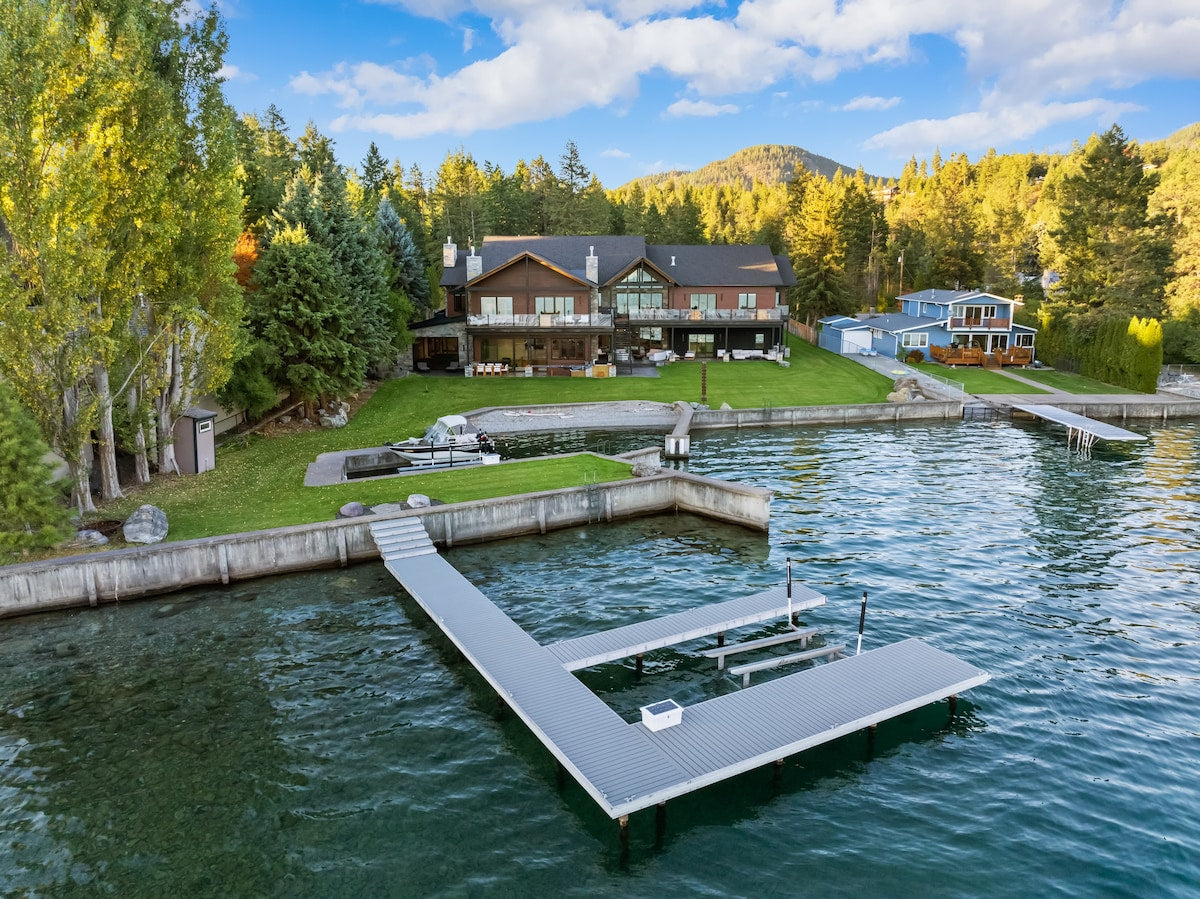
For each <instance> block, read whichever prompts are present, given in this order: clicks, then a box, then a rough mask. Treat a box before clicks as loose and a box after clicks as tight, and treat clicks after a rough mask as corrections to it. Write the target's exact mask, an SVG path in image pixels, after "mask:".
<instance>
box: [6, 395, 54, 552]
mask: <svg viewBox="0 0 1200 899" xmlns="http://www.w3.org/2000/svg"><path fill="white" fill-rule="evenodd" d="M46 452H47V450H46V444H44V443H43V442H42V440H41V437H40V436H38V428H37V424H36V422H34V420H33V418H32V417H31V416H30V415H29V413H28V412H26V411H25V410H24V409H23V408H22V407H21V404H20V403H18V402H17V399H16V397H15V396H13V393H12V391H11V390H10V389H9V387H8V385H6V384H5V383H4V382H3V381H0V556H2V555H3V554H8V553H15V552H21V551H24V550H33V549H43V548H46V547H50V546H54V545H55V544H56V543H60V542H61V541H63V540H64V539H66V537H67V536H68V535H69V534H70V527H69V524H68V518H67V515H68V513H67V509H66V507H65V506H64V505H63V504H62V503H61V502H60V500H59V496H58V492H57V490H56V489H55V487H54V485H53V484H52V483H51V480H50V471H51V470H50V467H49V466H48V465H46V464H45V463H44V462H43V461H42V457H43V456H44V455H45V454H46Z"/></svg>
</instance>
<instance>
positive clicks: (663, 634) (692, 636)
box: [546, 584, 825, 671]
mask: <svg viewBox="0 0 1200 899" xmlns="http://www.w3.org/2000/svg"><path fill="white" fill-rule="evenodd" d="M824 602H825V597H824V596H822V595H821V594H820V593H817V592H816V591H815V590H810V589H808V588H807V587H800V586H798V585H795V584H793V585H792V601H791V605H790V606H789V604H788V601H787V588H786V587H773V588H771V589H770V590H764V591H763V592H761V593H755V594H753V595H751V596H744V597H740V598H738V599H731V600H729V601H728V602H718V603H712V604H710V605H707V606H700V607H699V608H696V609H688V610H687V611H685V612H676V613H675V614H673V615H664V616H663V617H662V618H653V619H651V620H649V621H639V622H637V623H636V624H626V625H624V626H622V627H616V628H613V629H611V630H607V631H599V632H598V633H595V634H586V635H585V636H582V637H575V638H573V639H571V640H561V641H559V642H558V643H550V644H547V646H546V650H547V651H548V652H549V653H550V654H551V655H552V656H554V657H555V658H556V659H558V660H559V661H560V662H562V664H563V667H565V668H566V669H567V670H568V671H578V670H579V669H581V668H590V667H591V666H592V665H601V664H603V663H604V662H614V661H616V660H617V659H625V658H628V657H629V656H633V655H638V654H640V653H645V652H650V651H651V650H654V649H662V648H663V647H664V646H674V645H675V644H676V643H685V642H687V641H688V640H696V639H698V638H700V637H707V636H709V635H710V634H719V633H723V632H725V631H728V630H733V629H734V628H736V627H745V626H746V625H748V624H758V623H760V622H763V621H770V620H771V619H772V618H782V617H784V616H786V615H787V614H788V611H789V610H790V611H792V612H793V613H794V612H802V611H804V610H805V609H811V608H813V607H814V606H819V605H822V604H823V603H824Z"/></svg>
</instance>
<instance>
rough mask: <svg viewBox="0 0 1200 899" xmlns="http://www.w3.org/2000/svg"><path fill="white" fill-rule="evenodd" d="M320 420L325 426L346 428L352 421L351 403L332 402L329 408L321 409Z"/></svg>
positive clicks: (322, 425)
mask: <svg viewBox="0 0 1200 899" xmlns="http://www.w3.org/2000/svg"><path fill="white" fill-rule="evenodd" d="M319 420H320V422H321V427H323V428H344V427H346V424H347V423H348V422H349V421H350V404H349V403H331V404H330V406H329V408H328V409H322V410H320V419H319Z"/></svg>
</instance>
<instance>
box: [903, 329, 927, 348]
mask: <svg viewBox="0 0 1200 899" xmlns="http://www.w3.org/2000/svg"><path fill="white" fill-rule="evenodd" d="M900 346H902V347H910V348H917V347H927V346H929V332H927V331H915V332H914V331H906V332H905V333H903V334H901V335H900Z"/></svg>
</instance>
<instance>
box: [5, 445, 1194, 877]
mask: <svg viewBox="0 0 1200 899" xmlns="http://www.w3.org/2000/svg"><path fill="white" fill-rule="evenodd" d="M1198 435H1200V430H1198V429H1197V427H1196V426H1195V424H1184V425H1175V426H1171V427H1167V428H1156V429H1154V430H1153V431H1152V432H1151V435H1150V436H1151V440H1150V442H1148V443H1147V444H1144V445H1132V446H1131V447H1129V448H1128V449H1125V450H1122V451H1121V452H1119V453H1109V452H1107V451H1106V450H1105V447H1104V445H1101V446H1098V447H1097V448H1095V449H1094V450H1093V453H1092V457H1091V458H1090V459H1088V458H1083V457H1081V456H1079V455H1078V454H1071V453H1069V452H1067V451H1066V448H1065V446H1064V443H1065V440H1064V438H1063V437H1062V435H1061V434H1057V433H1054V432H1052V431H1050V430H1049V429H1046V428H1042V427H1039V426H1028V427H1026V426H1020V427H1010V426H1008V425H1006V424H996V423H973V424H962V425H960V424H953V423H940V422H939V423H913V424H909V425H885V426H878V427H866V428H852V429H835V428H812V429H795V430H790V429H781V430H774V431H771V430H767V431H757V432H748V431H738V432H722V433H716V434H705V435H703V436H702V438H700V439H698V440H696V441H694V442H693V451H694V455H693V457H692V459H691V460H689V461H688V463H687V467H688V469H689V470H692V471H696V472H699V473H703V474H715V475H719V476H724V477H730V478H731V479H734V480H739V481H743V482H746V483H751V484H756V485H759V486H764V487H769V488H771V489H772V490H774V491H775V498H774V500H773V503H772V521H771V530H770V533H769V534H762V533H759V532H754V531H748V530H745V529H742V528H738V527H735V526H731V525H722V524H719V523H714V522H711V521H708V520H705V519H701V518H697V517H694V516H689V515H678V516H674V515H667V516H656V517H654V518H648V519H643V520H640V521H635V522H617V523H614V524H611V525H609V524H595V525H589V526H587V527H583V528H577V529H573V530H570V531H563V532H557V533H552V534H546V535H535V536H530V537H527V538H522V539H518V540H512V541H504V542H501V543H496V544H488V545H480V546H473V547H456V548H455V549H454V550H453V551H451V552H450V553H449V554H448V556H449V558H450V559H451V561H452V562H453V564H454V565H455V566H456V567H458V568H459V569H460V570H462V571H463V572H464V573H465V574H466V575H467V576H468V577H469V578H470V579H471V580H472V581H474V582H476V583H477V584H479V585H480V587H481V589H483V591H484V592H485V593H486V594H487V595H489V596H490V597H492V598H493V599H494V600H495V601H497V602H498V603H499V604H501V605H502V606H503V607H504V608H505V609H506V610H507V611H508V612H509V613H510V614H511V615H512V616H513V618H514V619H516V620H517V621H518V623H520V624H521V625H522V626H523V627H525V628H526V629H527V630H529V631H530V632H531V633H533V634H534V636H535V637H536V638H537V639H539V640H542V641H549V640H555V639H562V638H565V637H572V636H578V635H579V634H582V633H587V632H590V631H594V630H597V629H600V628H603V627H608V626H613V625H615V624H622V623H626V622H628V621H630V620H632V619H634V618H638V617H647V616H650V615H660V614H666V613H669V612H671V611H676V610H680V609H683V608H690V607H692V606H695V605H697V604H700V603H704V602H713V601H719V600H723V599H728V598H730V597H731V596H734V595H743V594H745V593H746V592H748V591H753V590H756V589H761V588H763V587H765V586H767V585H769V584H775V583H779V582H781V579H782V577H783V571H784V562H785V559H786V558H788V557H791V558H793V559H794V560H796V562H795V573H796V576H797V580H799V581H800V582H801V583H805V584H808V585H811V586H814V587H816V588H817V589H820V590H822V591H823V592H825V593H826V594H827V595H828V597H829V604H828V605H827V606H824V607H821V608H819V609H813V610H811V611H809V612H807V613H805V616H804V623H805V624H806V625H808V626H812V627H816V628H817V629H818V631H819V634H820V639H821V640H824V641H826V642H849V643H851V644H852V643H853V639H854V637H855V635H856V627H857V618H858V599H859V595H860V592H861V591H862V590H868V591H869V593H870V599H871V605H870V609H869V612H868V619H867V634H866V641H865V645H866V646H867V647H868V648H869V647H871V646H876V645H880V644H882V643H889V642H892V641H894V640H898V639H902V638H904V637H908V636H922V637H925V638H927V639H929V640H931V641H932V642H934V643H935V644H936V645H938V646H941V647H943V648H946V649H949V650H951V651H953V652H956V653H959V654H961V655H963V656H964V657H966V658H968V659H970V660H971V661H972V662H974V663H975V664H978V665H980V666H981V667H983V668H985V669H987V670H989V671H991V672H992V674H993V676H994V677H993V680H992V682H991V683H989V684H988V685H986V686H985V687H982V688H980V689H978V690H973V691H971V693H970V694H969V695H968V696H967V697H963V698H962V699H960V701H959V705H958V713H957V715H956V717H955V718H954V719H953V721H949V720H948V718H947V712H946V707H945V705H944V704H943V705H939V706H931V707H928V708H926V709H923V710H920V711H918V712H916V713H914V714H912V715H907V716H904V717H903V718H901V719H899V720H897V721H895V722H892V723H889V724H888V725H886V726H884V727H881V728H880V730H879V731H878V732H877V734H876V736H875V741H874V743H873V744H872V743H870V742H869V741H868V739H867V736H866V735H865V734H861V733H860V734H854V735H850V736H848V737H845V738H843V739H841V740H837V741H834V742H833V743H830V744H827V745H826V746H823V747H819V748H817V749H814V750H812V751H810V752H806V753H803V754H801V755H799V756H796V757H794V758H791V759H788V760H787V763H786V764H785V766H784V767H783V769H782V770H781V771H779V772H778V773H777V772H775V771H774V770H772V769H771V768H768V769H765V770H760V771H753V772H749V773H747V774H746V775H744V776H741V777H738V778H735V779H733V780H731V781H728V782H726V783H723V784H720V785H716V786H714V787H711V788H709V789H705V790H702V791H700V792H698V793H695V794H693V795H691V796H689V797H686V798H684V799H681V800H678V801H673V802H672V803H671V806H670V810H669V812H668V816H669V818H668V829H667V832H666V836H665V839H663V840H662V841H661V842H657V843H656V841H655V839H654V827H653V813H647V814H648V820H647V816H641V817H640V818H639V817H638V816H635V821H634V837H633V841H632V848H631V852H630V853H629V855H628V856H627V857H625V859H624V863H622V856H621V853H620V847H619V845H618V840H617V836H616V831H615V828H614V827H613V826H612V823H611V822H609V821H608V820H607V818H606V817H604V815H603V814H602V813H600V812H599V811H598V809H597V808H596V806H595V804H594V803H593V802H592V801H591V800H590V799H589V798H588V797H587V796H586V795H585V794H584V793H583V792H582V790H580V789H579V788H578V787H577V786H576V785H574V784H570V783H568V784H567V785H566V786H565V787H564V788H563V789H561V790H560V789H559V788H558V786H557V783H556V777H555V769H554V764H553V760H552V759H551V758H550V757H549V755H548V754H547V753H546V751H545V750H544V749H543V748H542V747H541V745H540V743H539V742H538V741H537V738H536V737H535V736H533V735H532V734H531V733H530V732H529V729H528V728H527V727H526V726H525V725H524V724H523V723H522V722H521V721H520V720H519V719H517V718H516V717H515V716H514V715H512V714H508V715H505V714H503V713H502V711H501V710H500V708H499V707H498V706H497V703H496V699H495V696H494V695H493V693H492V692H491V690H490V689H489V688H488V686H487V684H486V683H485V682H484V681H483V680H482V679H481V678H480V677H479V676H478V674H477V673H476V672H475V671H474V669H473V668H472V667H471V666H470V665H469V663H467V662H466V661H465V660H464V659H463V658H462V656H461V654H460V653H458V651H457V650H456V649H455V648H454V646H453V645H452V644H451V643H450V642H449V641H448V640H447V639H446V638H445V637H444V636H442V635H441V632H440V631H439V630H438V629H437V627H436V626H435V625H434V624H433V623H431V622H430V621H428V619H427V618H426V617H425V616H424V614H423V613H422V612H421V611H420V610H419V609H418V608H417V607H416V606H415V604H414V603H412V602H411V601H410V600H408V599H407V598H406V597H404V596H403V595H401V594H400V593H399V591H398V589H397V587H396V585H395V582H394V581H393V580H392V579H391V578H390V576H388V575H387V573H386V571H384V570H383V569H382V567H381V566H376V565H363V566H359V567H356V568H351V569H347V570H344V571H336V572H321V573H316V574H311V575H303V576H297V577H288V578H279V579H268V580H264V581H260V582H256V583H255V584H252V585H243V586H241V587H236V588H233V589H229V590H215V591H211V590H210V591H195V592H189V593H185V594H179V595H177V596H173V597H166V598H161V599H158V600H151V601H148V602H143V603H134V604H127V605H122V606H119V607H106V608H101V609H98V610H86V611H81V612H77V613H71V614H62V615H47V616H41V617H39V618H35V619H25V620H16V621H10V622H5V623H4V626H3V627H2V628H0V892H4V893H16V894H21V893H25V892H29V893H51V894H69V893H75V892H78V893H89V894H90V893H100V892H108V893H115V894H120V895H126V894H129V895H135V894H161V893H165V892H169V891H172V890H179V889H180V888H182V889H185V890H187V891H188V893H202V894H227V895H243V894H256V895H272V894H281V895H335V894H336V895H341V894H345V893H350V894H353V893H363V894H366V895H379V894H386V895H439V894H447V893H449V894H453V895H462V894H475V893H496V894H534V893H536V894H541V893H545V894H551V895H560V894H561V895H572V894H587V895H589V896H590V895H617V894H620V895H629V894H649V893H655V894H660V893H661V894H676V893H695V892H715V893H721V894H725V893H729V894H755V895H757V894H780V893H790V892H792V891H794V890H795V889H796V884H804V885H805V888H806V889H809V888H811V889H814V890H815V891H817V892H820V891H821V890H822V885H836V886H835V887H832V886H831V887H830V888H829V889H830V891H831V892H832V891H834V890H835V889H836V891H837V892H838V893H862V894H885V895H914V894H917V893H932V894H934V895H983V894H986V895H1013V894H1024V893H1027V892H1029V891H1031V890H1033V891H1039V892H1040V891H1050V892H1059V893H1064V894H1070V895H1101V894H1104V895H1142V894H1146V893H1154V894H1162V895H1185V894H1188V892H1189V891H1190V890H1191V889H1192V888H1193V887H1194V884H1195V883H1196V882H1200V866H1198V865H1197V862H1196V859H1197V858H1200V825H1198V824H1197V820H1198V818H1197V816H1196V814H1195V811H1196V808H1197V807H1200V775H1198V774H1197V773H1196V771H1195V766H1194V764H1193V762H1194V758H1193V755H1194V751H1193V747H1194V745H1195V740H1196V736H1197V734H1196V726H1195V708H1196V706H1197V703H1200V673H1198V672H1197V669H1196V665H1195V659H1196V653H1197V649H1198V647H1200V606H1198V605H1197V603H1196V601H1195V596H1194V593H1195V590H1194V587H1195V584H1196V582H1197V577H1198V572H1200V556H1198V553H1200V547H1198V546H1197V541H1196V540H1195V539H1194V529H1193V528H1192V527H1191V525H1190V523H1192V522H1194V521H1195V520H1197V518H1200V471H1198V470H1197V465H1196V461H1195V460H1196V457H1197V450H1198V449H1200V436H1198ZM626 436H628V438H629V442H628V445H625V446H622V447H616V446H614V447H612V449H611V450H610V451H617V450H618V449H634V448H638V447H640V446H643V445H654V446H658V445H661V435H653V436H652V437H651V436H650V435H626ZM622 439H624V438H622ZM585 447H586V442H585V444H584V446H583V447H577V448H585ZM564 449H566V447H564ZM531 451H534V450H531ZM539 451H540V450H539ZM764 630H765V629H764ZM581 676H582V678H583V679H584V681H585V683H587V684H588V685H589V686H590V687H592V688H593V689H594V690H596V691H597V692H598V693H600V695H602V696H603V697H604V698H605V699H606V701H608V702H609V703H610V704H611V705H612V706H613V707H614V708H615V709H616V710H617V711H618V712H619V713H620V714H622V715H625V716H627V717H629V718H633V717H635V716H636V714H637V708H638V707H639V706H640V705H644V704H646V703H647V702H648V701H653V700H657V699H661V698H664V696H668V695H669V696H673V697H674V698H677V699H680V700H682V701H684V702H691V701H696V700H699V699H702V698H705V697H707V696H711V695H717V694H719V693H720V692H722V691H726V690H730V689H736V688H737V687H736V684H735V683H734V682H732V680H731V679H729V678H727V677H722V676H719V675H718V674H717V673H716V671H715V668H714V663H713V662H712V660H708V659H702V658H700V657H698V656H697V655H696V654H694V653H692V652H689V651H688V648H687V647H677V648H675V649H670V650H663V651H661V652H659V653H654V654H651V655H650V656H648V658H647V660H646V667H645V671H644V673H643V675H642V676H641V677H638V676H637V673H636V671H635V670H634V666H633V663H632V662H629V663H628V664H613V665H605V666H599V667H597V668H595V669H591V670H589V671H586V672H583V673H582V675H581ZM846 859H852V860H853V861H854V864H846ZM931 871H932V872H936V876H932V877H931V875H930V872H931ZM1014 871H1020V872H1021V877H1020V878H1018V879H1017V880H1014V879H1013V873H1012V872H1014Z"/></svg>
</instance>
